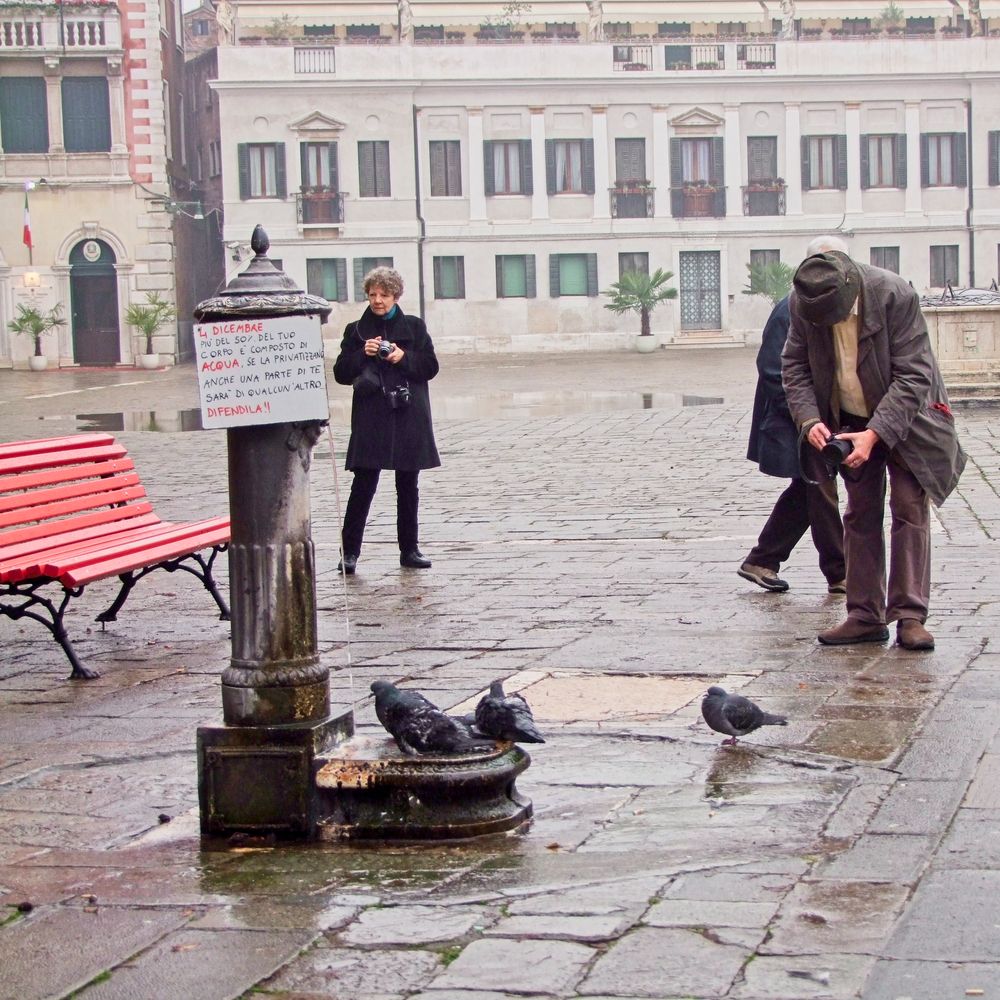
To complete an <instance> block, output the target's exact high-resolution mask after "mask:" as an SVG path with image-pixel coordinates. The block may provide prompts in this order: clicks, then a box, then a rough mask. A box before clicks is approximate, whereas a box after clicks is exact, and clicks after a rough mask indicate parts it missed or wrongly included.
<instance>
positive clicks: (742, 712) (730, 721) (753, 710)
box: [701, 686, 788, 746]
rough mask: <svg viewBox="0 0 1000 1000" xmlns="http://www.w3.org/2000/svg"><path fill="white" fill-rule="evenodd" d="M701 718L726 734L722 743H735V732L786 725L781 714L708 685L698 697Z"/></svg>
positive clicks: (743, 732)
mask: <svg viewBox="0 0 1000 1000" xmlns="http://www.w3.org/2000/svg"><path fill="white" fill-rule="evenodd" d="M701 714H702V718H704V720H705V721H706V722H707V723H708V725H709V727H710V728H711V729H714V730H715V731H716V732H717V733H723V734H725V735H726V736H728V737H729V739H728V740H723V741H722V742H723V743H724V744H728V745H729V746H736V737H737V736H746V734H747V733H752V732H753V731H754V730H755V729H760V727H761V726H787V725H788V720H787V719H786V718H785V717H784V716H783V715H769V714H768V713H767V712H765V711H763V710H762V709H760V708H759V707H758V706H757V705H755V704H754V703H753V702H752V701H751V700H750V699H749V698H744V697H743V695H740V694H729V693H728V692H727V691H726V690H725V689H724V688H720V687H716V686H713V687H710V688H709V689H708V694H706V695H705V697H704V698H702V700H701Z"/></svg>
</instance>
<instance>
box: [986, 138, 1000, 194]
mask: <svg viewBox="0 0 1000 1000" xmlns="http://www.w3.org/2000/svg"><path fill="white" fill-rule="evenodd" d="M986 144H987V146H988V147H989V164H990V167H989V170H990V176H989V183H990V184H991V185H996V184H1000V132H990V133H989V135H988V136H987V143H986Z"/></svg>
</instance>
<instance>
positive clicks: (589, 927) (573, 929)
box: [486, 914, 632, 943]
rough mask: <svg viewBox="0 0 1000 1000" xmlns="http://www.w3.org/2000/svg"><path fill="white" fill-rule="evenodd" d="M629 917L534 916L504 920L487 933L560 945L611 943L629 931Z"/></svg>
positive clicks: (611, 915) (491, 935)
mask: <svg viewBox="0 0 1000 1000" xmlns="http://www.w3.org/2000/svg"><path fill="white" fill-rule="evenodd" d="M631 924H632V920H631V918H630V917H627V916H624V915H616V914H600V915H595V916H565V915H563V914H545V915H544V916H543V915H537V916H523V917H506V918H504V919H503V920H500V921H498V922H497V923H496V924H495V925H494V926H493V927H491V928H490V929H489V930H487V931H486V935H487V936H489V937H509V938H518V939H523V938H531V939H532V940H535V941H542V940H545V939H546V938H548V939H554V940H561V941H580V942H583V943H593V942H598V941H612V940H614V939H615V938H618V937H621V935H622V934H623V933H624V932H625V931H626V930H628V929H629V927H630V926H631Z"/></svg>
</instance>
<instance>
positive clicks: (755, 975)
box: [729, 954, 941, 1000]
mask: <svg viewBox="0 0 1000 1000" xmlns="http://www.w3.org/2000/svg"><path fill="white" fill-rule="evenodd" d="M874 962H875V959H873V958H870V957H869V956H867V955H836V954H814V955H793V956H782V957H780V958H776V957H770V956H767V955H762V956H759V957H757V958H755V959H754V960H753V961H752V962H750V963H749V964H748V965H747V966H746V968H745V969H744V972H743V981H742V982H741V983H739V984H738V985H737V986H736V987H735V988H734V989H733V991H732V993H731V994H729V995H730V996H731V997H732V998H733V1000H857V997H859V996H861V995H862V994H861V990H862V987H863V986H864V982H865V978H866V977H867V975H868V970H869V969H870V968H871V967H872V965H873V964H874ZM893 1000H900V998H899V997H894V998H893ZM938 1000H941V998H938Z"/></svg>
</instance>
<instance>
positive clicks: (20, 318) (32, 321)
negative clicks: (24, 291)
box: [10, 302, 66, 372]
mask: <svg viewBox="0 0 1000 1000" xmlns="http://www.w3.org/2000/svg"><path fill="white" fill-rule="evenodd" d="M65 323H66V320H65V319H64V318H63V315H62V305H61V304H60V303H58V302H57V303H56V304H55V305H54V306H53V307H52V308H51V309H49V310H47V311H45V312H43V311H42V310H40V309H39V308H38V307H37V306H36V305H34V304H32V305H30V306H29V305H25V304H24V303H21V304H20V305H19V306H18V307H17V315H16V316H15V317H14V319H13V320H12V321H11V323H10V331H11V333H25V334H27V335H28V336H29V337H31V338H33V340H34V347H35V351H34V354H32V355H31V357H30V358H28V367H29V368H30V369H31V370H32V371H33V372H40V371H44V370H45V369H46V368H47V367H48V365H49V359H48V358H47V357H46V356H45V354H44V353H43V351H42V337H44V336H45V335H46V334H47V333H51V332H52V331H53V330H55V329H56V327H59V326H64V325H65Z"/></svg>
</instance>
